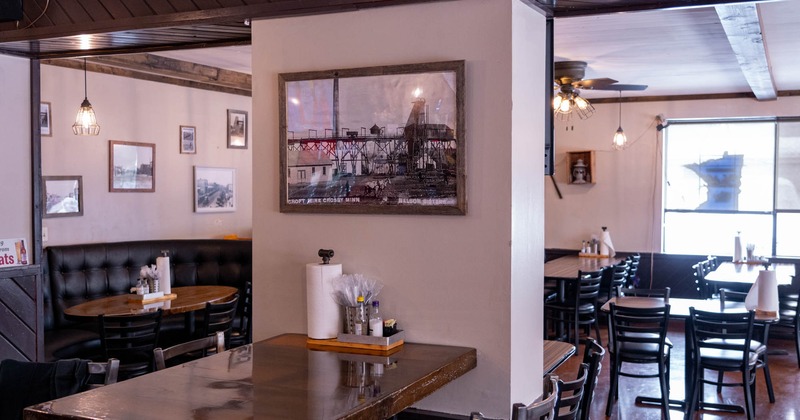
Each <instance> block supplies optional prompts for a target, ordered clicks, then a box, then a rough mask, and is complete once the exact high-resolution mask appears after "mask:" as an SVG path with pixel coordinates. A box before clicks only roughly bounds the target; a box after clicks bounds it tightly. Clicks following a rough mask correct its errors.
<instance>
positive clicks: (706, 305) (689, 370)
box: [600, 296, 777, 418]
mask: <svg viewBox="0 0 800 420" xmlns="http://www.w3.org/2000/svg"><path fill="white" fill-rule="evenodd" d="M612 303H614V304H616V305H620V306H626V307H632V308H653V307H660V306H664V299H661V298H648V297H637V296H629V297H625V296H623V297H621V298H616V297H615V298H611V299H609V301H608V302H606V303H605V304H604V305H603V306H602V307H601V308H600V309H601V310H602V311H604V312H610V311H611V304H612ZM668 303H669V305H670V308H669V317H670V318H676V319H683V320H684V321H685V323H686V325H685V326H684V334H685V338H686V350H685V352H684V394H683V395H684V396H685V397H684V398H688V396H690V395H692V393H693V387H694V381H693V380H692V379H693V378H694V371H693V369H694V359H693V358H694V354H693V349H692V348H691V347H690V345H691V344H692V341H691V337H690V331H689V316H690V312H689V308H690V307H694V308H695V309H698V310H701V311H707V312H737V313H738V312H745V311H746V310H747V309H745V307H744V303H743V302H725V308H724V309H723V308H722V305H721V303H720V301H719V300H718V299H714V300H704V299H681V298H670V299H669V300H668ZM755 320H756V321H760V322H765V323H771V322H775V321H777V318H775V317H771V316H766V315H762V314H759V313H756V314H755ZM636 403H647V404H658V405H660V404H661V399H660V398H655V397H636ZM669 403H670V406H672V405H675V406H676V407H677V408H680V409H681V410H684V414H685V416H686V418H692V413H686V412H685V411H686V410H688V404H687V403H686V401H685V400H675V399H670V400H669ZM698 406H699V407H700V408H701V409H702V408H710V409H716V410H723V411H732V412H738V413H744V409H743V408H742V407H741V406H738V405H731V404H715V403H707V402H706V403H700V404H698Z"/></svg>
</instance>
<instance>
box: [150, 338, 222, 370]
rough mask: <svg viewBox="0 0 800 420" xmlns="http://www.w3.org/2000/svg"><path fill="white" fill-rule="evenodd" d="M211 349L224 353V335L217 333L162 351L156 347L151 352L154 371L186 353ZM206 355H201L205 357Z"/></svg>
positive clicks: (164, 367) (165, 366)
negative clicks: (153, 360) (154, 365)
mask: <svg viewBox="0 0 800 420" xmlns="http://www.w3.org/2000/svg"><path fill="white" fill-rule="evenodd" d="M210 348H213V349H214V351H215V352H216V353H222V352H223V351H225V333H224V332H222V331H217V332H216V333H215V334H214V335H210V336H208V337H203V338H198V339H197V340H192V341H188V342H186V343H181V344H177V345H174V346H172V347H168V348H166V349H162V348H161V347H157V348H155V349H154V350H153V358H154V359H155V363H156V370H163V369H166V368H167V364H168V363H167V362H169V361H170V360H171V359H174V358H176V357H178V356H183V355H185V354H187V353H192V352H201V351H203V350H208V349H210ZM205 354H207V353H203V355H205Z"/></svg>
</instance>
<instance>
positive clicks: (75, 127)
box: [72, 58, 100, 136]
mask: <svg viewBox="0 0 800 420" xmlns="http://www.w3.org/2000/svg"><path fill="white" fill-rule="evenodd" d="M72 133H73V134H75V135H76V136H96V135H98V134H100V126H99V125H97V117H96V116H95V115H94V110H93V109H92V104H90V103H89V96H88V95H87V94H86V58H84V59H83V102H82V103H81V109H79V110H78V115H77V116H75V124H72Z"/></svg>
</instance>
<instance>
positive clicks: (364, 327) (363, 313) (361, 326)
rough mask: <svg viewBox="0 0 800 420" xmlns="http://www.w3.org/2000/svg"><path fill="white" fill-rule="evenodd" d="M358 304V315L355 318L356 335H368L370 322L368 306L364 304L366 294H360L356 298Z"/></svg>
mask: <svg viewBox="0 0 800 420" xmlns="http://www.w3.org/2000/svg"><path fill="white" fill-rule="evenodd" d="M356 302H357V303H358V306H356V317H355V320H354V331H353V333H354V334H355V335H367V333H368V332H369V324H368V321H367V310H366V309H367V308H366V306H365V305H364V296H359V297H358V298H357V299H356Z"/></svg>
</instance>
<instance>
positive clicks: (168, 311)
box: [64, 286, 239, 319]
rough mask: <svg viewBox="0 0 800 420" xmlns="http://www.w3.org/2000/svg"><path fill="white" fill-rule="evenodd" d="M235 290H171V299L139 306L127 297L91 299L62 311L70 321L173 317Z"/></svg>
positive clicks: (226, 296) (216, 287)
mask: <svg viewBox="0 0 800 420" xmlns="http://www.w3.org/2000/svg"><path fill="white" fill-rule="evenodd" d="M238 292H239V290H238V289H237V288H235V287H230V286H185V287H174V288H173V289H172V293H174V294H176V295H177V297H176V298H175V299H172V300H165V301H161V302H154V303H149V304H146V305H143V304H142V303H141V302H136V301H131V300H129V299H130V295H128V294H124V295H117V296H109V297H105V298H100V299H95V300H91V301H88V302H84V303H81V304H78V305H75V306H71V307H69V308H67V309H65V310H64V316H65V317H67V318H71V319H79V318H87V317H91V318H94V317H97V316H99V315H134V314H141V313H146V312H155V311H156V310H158V309H159V308H160V309H161V310H162V311H163V312H164V315H174V314H181V313H187V312H192V311H197V310H200V309H203V308H205V307H206V302H212V303H213V302H220V301H225V300H228V299H230V298H231V297H232V296H233V295H235V294H236V293H238Z"/></svg>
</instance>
